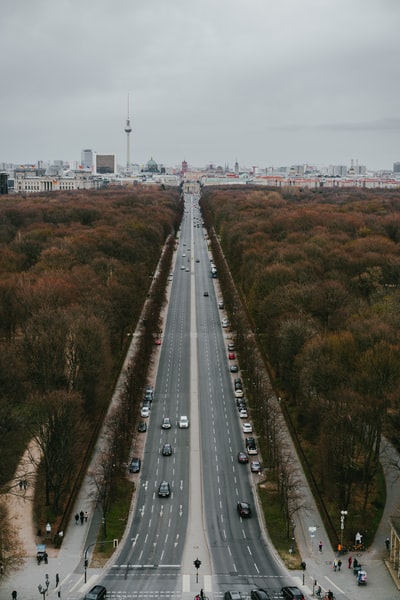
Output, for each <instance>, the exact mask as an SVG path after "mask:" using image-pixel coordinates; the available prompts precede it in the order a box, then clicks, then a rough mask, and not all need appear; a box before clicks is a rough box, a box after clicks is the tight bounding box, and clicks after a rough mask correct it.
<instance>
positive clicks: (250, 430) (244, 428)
mask: <svg viewBox="0 0 400 600" xmlns="http://www.w3.org/2000/svg"><path fill="white" fill-rule="evenodd" d="M242 431H243V433H253V425H252V424H251V423H243V425H242Z"/></svg>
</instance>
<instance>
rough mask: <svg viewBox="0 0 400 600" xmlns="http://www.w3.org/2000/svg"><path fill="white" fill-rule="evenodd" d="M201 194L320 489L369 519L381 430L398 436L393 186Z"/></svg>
mask: <svg viewBox="0 0 400 600" xmlns="http://www.w3.org/2000/svg"><path fill="white" fill-rule="evenodd" d="M201 206H202V210H203V214H204V218H205V220H206V223H207V226H208V227H209V228H212V227H214V228H215V233H216V236H217V238H218V240H219V242H220V245H221V248H222V253H223V255H224V257H225V259H226V261H227V262H228V264H229V267H230V270H231V273H232V276H233V278H234V281H235V283H236V286H237V287H238V288H239V291H240V293H241V295H242V300H243V302H244V303H245V306H246V307H247V310H248V314H249V317H250V321H251V323H252V328H253V331H254V332H255V333H256V336H257V340H258V343H259V345H260V346H261V348H262V350H263V353H264V355H265V357H266V360H267V363H268V366H269V370H270V373H271V379H272V381H273V385H274V388H275V391H276V394H277V396H278V395H279V396H281V397H282V398H283V399H284V407H285V408H286V409H287V413H288V415H289V417H290V418H291V419H292V422H293V424H294V428H295V430H296V433H297V435H298V439H299V440H300V444H301V446H302V450H303V452H304V456H305V457H307V460H308V461H309V463H310V464H311V471H312V473H313V476H314V477H315V479H316V481H317V485H318V487H319V491H320V493H321V494H322V495H323V497H324V498H325V501H326V503H327V505H328V507H329V510H330V511H331V514H332V515H333V516H334V515H337V514H339V512H338V511H340V510H342V509H349V510H350V514H352V517H353V518H354V522H355V523H357V524H356V526H357V527H363V528H364V531H367V529H368V522H367V520H368V513H369V509H370V508H371V506H370V504H371V503H373V502H376V501H377V497H378V496H379V493H377V490H376V487H377V485H378V484H377V474H378V472H379V454H380V450H381V440H382V434H386V435H388V436H389V437H390V438H391V439H392V441H394V442H395V443H398V439H397V431H398V424H399V422H400V419H399V410H398V409H399V402H398V400H399V398H398V396H399V394H398V385H399V378H400V355H399V349H400V327H399V325H400V303H399V301H400V289H399V284H400V243H399V242H400V193H399V192H398V191H397V190H396V191H385V190H382V191H376V190H373V191H368V190H336V191H334V190H326V191H322V190H321V191H317V192H316V191H304V190H300V189H296V190H294V189H288V190H281V191H279V192H278V191H276V190H274V191H272V190H268V189H257V190H254V189H253V188H252V189H249V188H246V189H243V188H240V189H237V188H228V189H216V188H214V189H207V190H205V191H204V193H203V196H202V200H201ZM229 308H230V310H231V313H232V312H234V310H235V307H232V306H230V307H229ZM231 316H232V318H233V316H234V315H231ZM253 385H254V382H253Z"/></svg>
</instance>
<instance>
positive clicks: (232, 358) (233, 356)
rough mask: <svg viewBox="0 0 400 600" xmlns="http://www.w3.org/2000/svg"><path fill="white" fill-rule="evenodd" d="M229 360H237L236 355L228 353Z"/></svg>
mask: <svg viewBox="0 0 400 600" xmlns="http://www.w3.org/2000/svg"><path fill="white" fill-rule="evenodd" d="M228 358H229V360H235V358H236V354H235V353H234V352H229V353H228Z"/></svg>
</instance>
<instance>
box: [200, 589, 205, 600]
mask: <svg viewBox="0 0 400 600" xmlns="http://www.w3.org/2000/svg"><path fill="white" fill-rule="evenodd" d="M200 598H201V600H203V598H204V592H203V589H201V590H200Z"/></svg>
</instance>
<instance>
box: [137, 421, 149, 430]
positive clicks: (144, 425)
mask: <svg viewBox="0 0 400 600" xmlns="http://www.w3.org/2000/svg"><path fill="white" fill-rule="evenodd" d="M137 430H138V431H139V433H145V432H146V431H147V424H146V422H145V421H140V423H139V425H138V428H137Z"/></svg>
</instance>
